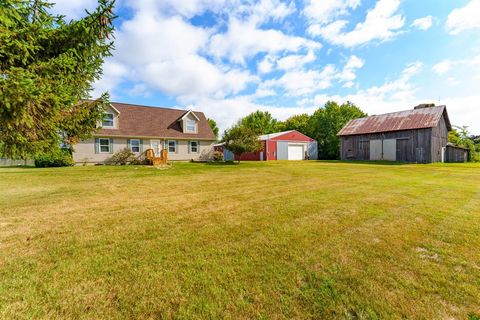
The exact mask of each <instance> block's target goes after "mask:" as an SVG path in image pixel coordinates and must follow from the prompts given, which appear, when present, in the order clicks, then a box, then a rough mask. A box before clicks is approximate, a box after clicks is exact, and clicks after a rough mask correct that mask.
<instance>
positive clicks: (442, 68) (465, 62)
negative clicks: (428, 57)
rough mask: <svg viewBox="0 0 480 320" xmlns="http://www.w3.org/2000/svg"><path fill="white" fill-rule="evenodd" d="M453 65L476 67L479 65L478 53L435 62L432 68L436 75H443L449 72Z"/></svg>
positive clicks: (479, 57) (479, 56)
mask: <svg viewBox="0 0 480 320" xmlns="http://www.w3.org/2000/svg"><path fill="white" fill-rule="evenodd" d="M454 66H456V67H462V66H463V67H465V66H467V67H478V66H480V55H477V56H475V57H471V58H466V59H458V60H449V59H446V60H443V61H441V62H439V63H437V64H435V65H434V66H433V67H432V69H433V71H435V73H437V74H438V75H443V74H445V73H447V72H449V71H450V70H451V69H452V68H453V67H454Z"/></svg>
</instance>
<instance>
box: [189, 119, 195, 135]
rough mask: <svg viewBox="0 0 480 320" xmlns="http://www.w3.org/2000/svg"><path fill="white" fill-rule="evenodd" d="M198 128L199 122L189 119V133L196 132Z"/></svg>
mask: <svg viewBox="0 0 480 320" xmlns="http://www.w3.org/2000/svg"><path fill="white" fill-rule="evenodd" d="M196 127H197V122H196V121H195V120H191V119H187V131H190V132H195V131H197V130H196Z"/></svg>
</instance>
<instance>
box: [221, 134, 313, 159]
mask: <svg viewBox="0 0 480 320" xmlns="http://www.w3.org/2000/svg"><path fill="white" fill-rule="evenodd" d="M259 140H260V141H261V142H262V148H261V150H259V151H258V152H251V153H245V154H242V157H241V160H242V161H244V160H246V161H266V160H307V159H315V160H316V159H317V158H318V155H317V142H316V141H315V140H314V139H312V138H310V137H307V136H306V135H304V134H302V133H300V132H298V131H296V130H289V131H283V132H276V133H270V134H264V135H261V136H260V137H259ZM214 148H215V150H216V151H222V152H223V153H224V158H225V160H234V159H235V160H238V157H237V156H234V155H233V154H232V153H231V152H230V151H228V150H225V148H224V145H223V144H217V145H215V146H214Z"/></svg>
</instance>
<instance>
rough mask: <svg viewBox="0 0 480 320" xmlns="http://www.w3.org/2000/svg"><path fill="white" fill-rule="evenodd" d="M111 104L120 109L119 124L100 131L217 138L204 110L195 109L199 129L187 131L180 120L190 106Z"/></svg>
mask: <svg viewBox="0 0 480 320" xmlns="http://www.w3.org/2000/svg"><path fill="white" fill-rule="evenodd" d="M111 105H112V106H113V107H114V108H115V109H117V110H118V111H119V112H120V114H119V117H118V128H116V129H100V130H99V131H98V132H97V133H96V135H106V136H122V137H159V138H185V139H205V140H215V135H214V134H213V131H212V129H211V128H210V125H209V124H208V121H207V118H206V117H205V115H204V114H203V112H197V111H193V112H194V113H195V115H196V116H197V117H198V119H199V121H198V132H197V133H183V130H182V128H181V126H180V123H179V121H178V120H179V119H180V118H181V117H183V116H184V115H185V114H186V113H187V112H189V111H188V110H179V109H168V108H160V107H146V106H139V105H133V104H126V103H118V102H112V103H111Z"/></svg>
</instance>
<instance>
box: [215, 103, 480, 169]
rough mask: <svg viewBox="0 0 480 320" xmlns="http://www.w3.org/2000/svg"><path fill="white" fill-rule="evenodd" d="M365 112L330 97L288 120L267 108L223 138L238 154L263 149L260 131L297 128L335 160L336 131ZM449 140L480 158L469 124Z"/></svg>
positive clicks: (457, 128) (474, 158) (472, 158)
mask: <svg viewBox="0 0 480 320" xmlns="http://www.w3.org/2000/svg"><path fill="white" fill-rule="evenodd" d="M366 116H367V114H366V113H365V112H363V111H362V110H361V109H360V108H359V107H358V106H356V105H355V104H354V103H352V102H346V103H343V104H338V103H337V102H335V101H328V102H327V103H325V105H324V106H323V107H320V108H318V109H317V110H316V111H315V112H314V113H313V114H312V115H309V114H306V113H303V114H298V115H294V116H291V117H290V118H288V119H286V120H285V121H279V120H277V119H275V118H274V117H273V116H272V115H271V114H270V113H269V112H268V111H260V110H257V111H255V112H252V113H250V114H249V115H247V116H245V117H243V118H241V119H239V120H238V121H237V122H236V123H235V125H233V126H232V127H231V128H229V129H227V130H225V132H224V134H223V138H222V140H221V141H223V142H225V143H226V147H227V149H229V150H230V151H232V152H233V153H234V154H236V155H237V156H238V155H241V154H243V153H246V152H255V151H258V150H260V149H261V144H260V142H259V141H258V136H259V135H262V134H268V133H274V132H281V131H287V130H297V131H299V132H301V133H303V134H305V135H307V136H309V137H310V138H313V139H315V140H316V141H317V143H318V158H319V159H325V160H334V159H339V158H340V140H339V137H338V136H337V133H338V132H339V131H340V130H341V129H342V128H343V126H344V125H345V124H346V123H347V122H348V121H350V120H351V119H356V118H361V117H366ZM216 132H218V128H216ZM448 141H449V142H450V143H453V144H454V145H457V146H461V147H464V148H467V149H468V150H469V160H470V161H475V162H478V161H480V136H473V135H471V134H470V132H469V131H468V127H467V126H461V127H460V126H454V129H453V130H452V131H450V132H449V134H448Z"/></svg>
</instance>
